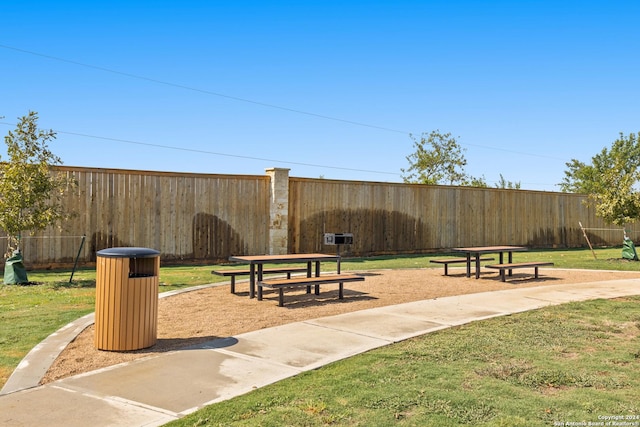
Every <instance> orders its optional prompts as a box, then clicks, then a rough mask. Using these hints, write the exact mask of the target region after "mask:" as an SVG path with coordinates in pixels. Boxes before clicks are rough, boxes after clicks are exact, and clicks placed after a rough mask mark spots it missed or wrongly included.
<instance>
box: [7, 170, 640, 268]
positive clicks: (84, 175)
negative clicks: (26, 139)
mask: <svg viewBox="0 0 640 427" xmlns="http://www.w3.org/2000/svg"><path fill="white" fill-rule="evenodd" d="M56 170H57V171H61V172H63V173H66V174H68V175H72V176H73V177H75V179H76V181H77V182H78V186H77V188H75V189H74V190H73V192H70V193H69V194H68V195H67V196H66V199H65V205H66V206H67V208H68V211H70V212H75V216H74V217H73V218H72V219H71V220H69V221H66V222H65V223H64V224H63V225H62V226H63V227H62V229H60V230H59V229H54V228H51V229H48V230H45V231H43V232H40V233H37V234H36V235H34V236H25V237H24V239H23V241H22V250H23V254H24V258H25V263H26V264H27V266H31V267H46V266H62V265H71V264H73V263H74V261H75V259H76V257H77V256H78V255H79V263H80V265H82V264H91V263H94V262H95V260H96V252H97V251H99V250H102V249H105V248H109V247H118V246H137V247H148V248H152V249H156V250H158V251H160V253H161V260H162V262H163V263H202V262H209V263H214V262H220V261H225V260H227V259H228V257H229V256H230V255H239V254H249V255H251V254H265V253H273V252H274V251H280V252H291V253H302V252H324V253H333V252H334V251H335V247H327V246H324V245H323V239H322V236H323V233H325V232H331V233H340V232H345V233H353V235H354V244H353V245H350V247H348V248H345V249H346V250H347V251H348V253H349V254H350V255H357V256H367V255H376V254H395V253H397V254H402V253H424V252H430V251H437V250H446V249H447V248H451V247H457V246H476V245H502V244H513V245H526V246H532V247H541V248H542V247H544V248H550V247H566V248H570V247H581V246H585V245H586V241H585V239H584V236H583V234H582V230H581V229H580V226H579V222H582V224H588V226H589V227H592V228H597V229H599V230H598V231H594V232H590V234H589V239H590V241H591V243H592V244H595V245H620V244H621V243H622V238H623V235H622V231H621V230H620V231H617V230H611V229H612V228H613V227H610V226H607V225H606V224H604V223H603V222H602V220H600V219H599V218H597V217H596V216H595V212H594V210H593V209H592V208H588V207H587V206H585V205H584V203H583V200H584V199H585V197H584V196H582V195H576V194H565V193H552V192H538V191H525V190H504V189H492V188H470V187H449V186H427V185H416V184H396V183H379V182H356V181H334V180H324V179H306V178H290V177H289V176H288V170H287V169H278V170H277V173H276V174H275V175H274V174H271V173H267V175H265V176H245V175H215V174H188V173H168V172H148V171H131V170H115V169H95V168H80V167H57V168H56ZM585 226H587V225H585ZM82 236H86V242H85V244H84V245H83V247H82V249H81V250H80V242H81V240H82ZM0 237H1V236H0ZM632 237H633V236H632ZM2 242H5V240H0V243H2Z"/></svg>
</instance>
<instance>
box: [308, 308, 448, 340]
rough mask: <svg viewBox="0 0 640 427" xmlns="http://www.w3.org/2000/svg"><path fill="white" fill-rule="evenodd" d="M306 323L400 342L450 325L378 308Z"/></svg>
mask: <svg viewBox="0 0 640 427" xmlns="http://www.w3.org/2000/svg"><path fill="white" fill-rule="evenodd" d="M305 323H308V324H311V325H316V326H322V327H325V328H331V329H335V330H341V331H346V332H353V333H356V334H358V335H364V336H369V337H373V338H377V339H380V340H385V341H389V342H398V341H402V340H405V339H408V338H412V337H416V336H419V335H423V334H426V333H429V332H433V331H437V330H440V329H444V328H448V327H449V325H443V324H441V323H436V322H429V321H426V320H422V319H414V318H411V317H406V316H397V315H395V314H393V313H382V312H380V311H379V310H376V309H371V310H363V311H358V312H354V313H346V314H339V315H336V316H331V317H324V318H321V319H315V320H310V321H307V322H305Z"/></svg>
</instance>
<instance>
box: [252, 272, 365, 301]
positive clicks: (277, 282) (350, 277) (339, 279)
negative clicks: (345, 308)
mask: <svg viewBox="0 0 640 427" xmlns="http://www.w3.org/2000/svg"><path fill="white" fill-rule="evenodd" d="M363 280H364V276H358V275H356V274H332V275H325V276H316V277H291V278H287V279H266V280H264V279H263V280H261V281H259V282H258V301H262V288H270V289H277V290H278V306H279V307H282V306H284V289H286V288H296V287H302V286H306V287H307V293H311V286H315V294H316V295H320V285H325V284H327V283H338V284H339V285H340V287H339V289H338V298H339V299H343V298H344V294H343V284H344V283H346V282H361V281H363Z"/></svg>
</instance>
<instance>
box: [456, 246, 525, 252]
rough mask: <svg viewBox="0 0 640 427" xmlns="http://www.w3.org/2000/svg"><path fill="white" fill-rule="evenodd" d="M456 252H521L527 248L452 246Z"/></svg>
mask: <svg viewBox="0 0 640 427" xmlns="http://www.w3.org/2000/svg"><path fill="white" fill-rule="evenodd" d="M453 250H454V251H456V252H465V253H474V254H483V253H494V252H523V251H528V250H529V248H527V247H525V246H472V247H467V248H453Z"/></svg>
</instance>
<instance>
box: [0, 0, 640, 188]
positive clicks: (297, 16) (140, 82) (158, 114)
mask: <svg viewBox="0 0 640 427" xmlns="http://www.w3.org/2000/svg"><path fill="white" fill-rule="evenodd" d="M2 18H3V19H2V28H1V29H0V70H1V71H0V76H1V78H0V100H1V101H0V116H4V119H2V120H1V122H2V124H0V133H2V135H3V136H4V135H6V134H7V132H8V131H9V130H11V129H13V128H14V126H15V123H16V122H17V118H18V117H20V116H23V115H25V114H27V112H28V111H30V110H32V111H37V112H38V113H39V115H40V121H39V125H40V127H42V128H45V129H53V130H55V131H56V132H58V138H57V139H56V140H55V141H54V142H52V143H51V144H50V148H51V150H52V151H53V152H54V153H55V154H57V155H58V156H59V157H61V159H62V161H63V162H64V164H65V165H69V166H90V167H104V168H121V169H142V170H155V171H176V172H201V173H216V174H217V173H219V174H248V175H263V174H264V171H265V169H266V168H270V167H284V168H290V169H291V172H290V174H291V176H297V177H311V178H318V177H324V178H327V179H341V180H362V181H383V182H401V181H402V177H401V175H402V172H401V169H402V168H407V167H408V162H407V159H406V157H407V156H408V155H410V154H411V153H412V152H413V151H414V147H413V141H412V139H411V138H410V136H409V135H410V134H413V135H416V136H418V137H419V136H420V135H421V134H422V133H429V132H431V131H432V130H440V131H441V132H442V133H447V132H449V133H451V134H452V136H454V137H456V138H457V140H458V143H459V144H460V145H461V146H462V148H463V149H464V150H465V151H464V155H465V157H466V159H467V161H468V165H467V167H466V171H467V173H469V174H470V175H473V176H476V177H482V176H483V177H484V178H485V179H486V180H487V182H488V183H489V184H490V185H492V186H493V185H494V184H495V183H497V182H498V181H499V179H500V175H502V176H503V177H504V178H505V179H506V180H508V181H513V182H520V183H521V185H522V188H524V189H532V190H544V191H556V190H557V189H558V187H557V186H556V184H558V183H559V182H561V181H562V178H563V176H564V171H565V170H566V165H565V164H566V162H568V161H570V160H571V159H574V158H575V159H579V160H582V161H585V162H590V160H591V157H592V156H593V155H595V154H597V153H598V152H599V151H601V150H602V149H603V148H605V147H609V146H610V145H611V143H612V142H613V141H614V140H615V139H616V138H617V137H618V136H619V134H620V132H622V133H624V134H625V135H628V134H629V133H636V132H638V131H640V120H639V118H640V104H639V103H638V99H639V98H640V77H639V76H640V67H639V65H640V55H639V52H640V36H639V35H638V31H637V22H638V19H639V18H640V2H637V1H598V2H589V1H526V0H525V1H453V0H451V1H406V0H394V1H348V0H342V1H334V0H329V1H322V2H305V1H263V2H258V1H244V0H239V1H183V2H177V1H176V2H171V1H156V2H136V1H127V2H123V1H113V2H100V3H98V2H69V1H64V0H61V1H56V2H43V1H40V2H39V1H32V2H9V4H5V5H3V7H2ZM4 148H5V147H4V144H3V145H2V147H0V155H2V157H3V158H6V157H5V156H6V154H5V150H4Z"/></svg>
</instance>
